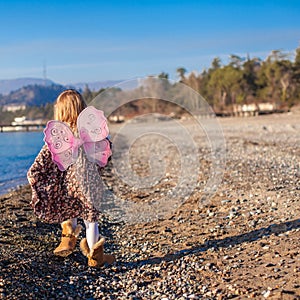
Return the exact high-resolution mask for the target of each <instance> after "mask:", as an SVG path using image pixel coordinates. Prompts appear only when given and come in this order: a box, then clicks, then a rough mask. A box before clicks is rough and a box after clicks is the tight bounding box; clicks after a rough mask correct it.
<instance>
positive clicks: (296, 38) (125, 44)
mask: <svg viewBox="0 0 300 300" xmlns="http://www.w3.org/2000/svg"><path fill="white" fill-rule="evenodd" d="M299 19H300V1H298V0H282V1H277V0H272V1H270V0H265V1H255V0H252V1H247V0H245V1H244V0H240V1H234V0H224V1H221V0H219V1H218V0H210V1H208V0H206V1H202V0H198V1H192V0H185V1H184V0H182V1H177V0H174V1H171V0H165V1H156V0H151V1H146V0H145V1H144V0H141V1H129V0H124V1H113V0H112V1H107V0H106V1H88V0H87V1H76V0H73V1H68V0H65V1H63V0H61V1H55V0H52V1H48V0H46V1H41V0H40V1H30V0H28V1H17V0H10V1H7V0H0V28H1V29H0V30H1V34H0V79H9V78H19V77H43V65H44V64H45V65H46V67H47V77H48V78H49V79H52V80H54V81H56V82H59V83H76V82H91V81H98V80H118V79H124V80H125V79H131V78H136V77H143V76H146V75H156V74H159V73H160V72H162V71H164V72H167V73H169V75H170V78H172V79H176V76H177V75H176V69H177V68H178V67H185V68H186V69H187V70H188V71H193V70H196V71H198V72H201V71H202V70H203V69H204V68H208V67H209V66H210V63H211V61H212V59H213V58H214V57H220V58H221V59H222V61H223V62H224V63H226V59H227V58H228V56H229V55H230V54H237V55H240V56H246V55H247V53H249V55H250V56H256V57H260V58H262V59H264V58H265V57H266V56H267V55H268V54H269V53H270V52H271V50H275V49H276V50H277V49H280V50H282V51H284V52H290V53H291V54H293V52H294V51H295V49H296V48H297V47H299V46H300V22H299Z"/></svg>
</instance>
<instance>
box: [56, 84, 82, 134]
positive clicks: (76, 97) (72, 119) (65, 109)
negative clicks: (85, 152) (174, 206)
mask: <svg viewBox="0 0 300 300" xmlns="http://www.w3.org/2000/svg"><path fill="white" fill-rule="evenodd" d="M86 107H87V105H86V103H85V101H84V99H83V97H82V96H81V94H80V93H79V92H77V91H76V90H72V89H69V90H65V91H64V92H62V93H61V94H60V95H59V96H58V97H57V99H56V102H55V104H54V119H55V120H58V121H62V122H66V123H68V124H69V125H70V127H71V129H72V130H73V131H76V130H77V126H76V122H77V117H78V115H79V114H80V113H81V112H82V111H83V110H84V109H85V108H86Z"/></svg>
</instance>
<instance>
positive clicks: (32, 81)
mask: <svg viewBox="0 0 300 300" xmlns="http://www.w3.org/2000/svg"><path fill="white" fill-rule="evenodd" d="M36 84H37V85H45V86H49V85H52V84H55V83H54V82H53V81H52V80H50V79H46V80H45V79H42V78H16V79H2V80H0V94H2V95H8V94H9V93H10V92H12V91H16V90H18V89H20V88H22V87H24V86H28V85H36Z"/></svg>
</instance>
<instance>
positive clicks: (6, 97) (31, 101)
mask: <svg viewBox="0 0 300 300" xmlns="http://www.w3.org/2000/svg"><path fill="white" fill-rule="evenodd" d="M120 82H121V80H107V81H97V82H81V83H75V84H68V85H61V84H57V83H54V82H53V81H52V80H49V79H47V80H44V79H41V78H17V79H7V80H0V105H6V104H25V105H26V106H41V105H44V104H46V103H53V102H54V101H55V99H56V98H57V96H58V95H59V94H60V93H61V92H62V91H63V90H65V89H67V88H74V89H77V90H81V91H84V89H85V87H86V86H88V88H89V89H90V90H91V91H99V90H100V89H102V88H107V87H112V86H114V85H116V84H117V83H120Z"/></svg>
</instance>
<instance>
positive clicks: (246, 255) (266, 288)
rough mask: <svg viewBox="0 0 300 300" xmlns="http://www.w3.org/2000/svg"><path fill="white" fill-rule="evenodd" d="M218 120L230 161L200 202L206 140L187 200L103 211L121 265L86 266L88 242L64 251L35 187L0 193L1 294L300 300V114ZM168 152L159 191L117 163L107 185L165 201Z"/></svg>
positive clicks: (136, 161) (170, 182)
mask: <svg viewBox="0 0 300 300" xmlns="http://www.w3.org/2000/svg"><path fill="white" fill-rule="evenodd" d="M218 121H219V123H220V125H221V127H222V130H223V134H224V139H225V141H226V166H225V169H224V173H223V175H222V181H221V182H220V184H219V185H218V187H217V190H216V192H215V193H214V194H213V195H211V197H210V199H209V201H207V202H206V203H205V205H199V199H200V198H201V193H202V192H203V186H202V185H201V184H200V183H201V182H205V181H206V180H207V176H206V175H207V174H206V172H207V171H206V170H207V168H208V167H209V165H210V162H209V160H207V161H206V159H205V157H206V155H207V154H208V153H209V148H208V147H206V146H205V145H203V148H201V151H200V152H199V153H200V154H201V155H200V156H199V160H200V169H201V174H199V177H198V182H199V185H197V184H196V185H195V188H194V189H193V191H192V192H191V193H190V194H189V197H186V199H185V201H183V202H182V204H181V205H180V206H179V207H177V208H176V209H174V210H170V211H169V213H168V214H165V215H162V216H160V218H159V219H156V220H155V219H154V220H150V221H148V222H138V223H130V222H129V223H126V222H124V221H122V222H121V221H118V220H117V218H113V217H112V216H110V215H109V214H106V213H104V214H103V215H101V216H100V218H99V225H100V233H101V235H103V236H104V237H105V238H106V244H105V252H107V253H111V254H114V255H115V256H116V262H115V263H114V264H113V265H110V266H104V267H103V268H100V269H93V268H90V267H88V266H87V262H86V258H85V257H84V256H83V255H82V254H81V252H80V249H79V241H78V242H77V247H76V250H75V251H74V252H73V253H72V254H71V255H70V256H68V257H67V258H60V257H56V256H54V255H53V250H54V249H55V247H56V246H57V245H58V243H59V241H60V235H61V229H60V226H59V224H46V223H43V222H42V221H41V220H38V219H37V218H36V217H35V216H34V214H33V212H32V209H31V207H30V200H31V190H30V187H29V186H23V187H21V188H18V189H17V190H15V191H12V192H10V193H8V194H5V195H2V196H0V214H1V219H0V232H1V233H0V299H26V298H27V299H68V300H71V299H132V300H134V299H135V300H137V299H145V300H146V299H160V300H168V299H170V300H171V299H181V300H183V299H217V300H221V299H248V298H252V299H300V112H297V111H295V112H290V113H284V114H274V115H265V116H256V117H248V118H223V119H218ZM159 122H161V124H162V126H164V125H163V124H164V121H163V120H161V121H159ZM182 124H183V126H186V127H188V126H190V125H189V120H185V121H182ZM111 130H112V135H113V134H114V132H117V131H118V130H119V127H118V125H114V126H112V128H111ZM179 142H180V141H179ZM153 144H156V143H155V142H153ZM157 144H158V143H157ZM135 148H136V149H135V151H134V153H135V156H133V157H132V164H133V166H135V167H134V168H135V170H136V171H137V172H139V173H140V174H143V172H145V173H147V172H148V171H149V166H148V164H147V163H146V162H145V161H144V160H143V159H142V158H143V155H146V154H147V153H146V152H147V151H146V150H147V149H145V148H144V147H142V146H141V145H139V144H136V147H135ZM168 149H169V150H168V151H167V153H169V157H167V156H168V155H167V154H166V155H165V156H166V159H167V163H166V168H167V171H168V172H167V175H166V176H165V177H164V178H163V180H161V181H160V182H159V183H158V184H157V186H155V189H152V188H148V189H143V192H140V191H139V190H136V189H134V188H132V187H130V186H129V185H127V184H124V183H122V182H121V181H120V180H118V179H117V174H116V173H115V172H114V171H113V168H112V167H109V166H108V168H106V169H105V170H104V174H103V178H104V181H105V182H106V185H107V187H108V189H109V190H111V191H112V192H113V193H114V194H115V195H118V197H120V198H124V199H127V200H130V201H133V202H134V203H138V204H139V203H143V202H147V201H148V202H149V201H151V200H153V199H155V200H157V199H159V198H160V197H166V195H167V194H168V190H169V189H170V188H171V187H172V186H174V185H175V184H176V178H175V177H174V176H172V172H171V171H172V168H175V169H176V167H177V166H176V163H173V164H171V163H168V160H169V161H173V162H174V161H176V157H177V156H176V155H177V154H178V153H177V154H176V151H175V150H174V153H173V152H172V151H173V150H172V148H171V146H170V148H168ZM116 151H117V150H116ZM143 151H144V152H145V153H146V154H145V153H144V152H143ZM116 155H117V154H116ZM187 155H190V156H192V155H195V154H193V153H192V152H191V153H188V154H187ZM112 161H113V159H112ZM111 163H112V162H111ZM123 167H124V168H126V166H123ZM120 168H122V166H120ZM80 222H82V221H81V220H80ZM81 224H82V225H83V223H81ZM83 237H84V230H83V232H82V233H81V235H80V238H79V240H80V239H81V238H83Z"/></svg>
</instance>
